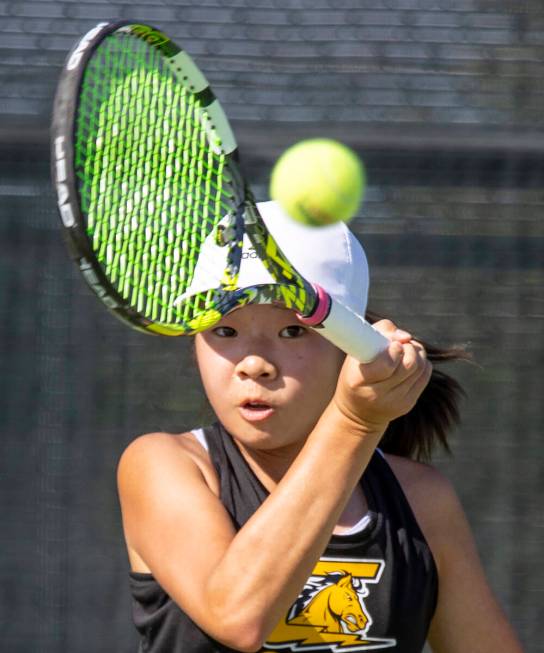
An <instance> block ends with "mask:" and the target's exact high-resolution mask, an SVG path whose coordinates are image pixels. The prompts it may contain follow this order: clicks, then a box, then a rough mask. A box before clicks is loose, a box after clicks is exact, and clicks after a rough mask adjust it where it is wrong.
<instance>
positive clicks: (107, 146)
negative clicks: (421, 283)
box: [52, 22, 388, 362]
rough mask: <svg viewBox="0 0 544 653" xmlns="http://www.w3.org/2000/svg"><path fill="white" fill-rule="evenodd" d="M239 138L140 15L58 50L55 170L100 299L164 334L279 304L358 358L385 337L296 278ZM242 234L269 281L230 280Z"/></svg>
mask: <svg viewBox="0 0 544 653" xmlns="http://www.w3.org/2000/svg"><path fill="white" fill-rule="evenodd" d="M237 159H238V153H237V146H236V141H235V139H234V136H233V133H232V131H231V128H230V126H229V123H228V121H227V118H226V117H225V114H224V112H223V110H222V108H221V106H220V104H219V102H218V100H217V99H216V98H215V96H214V94H213V93H212V91H211V89H210V86H209V84H208V82H207V80H206V78H205V77H204V75H203V74H202V73H201V71H200V70H199V69H198V68H197V66H196V65H195V63H194V62H193V61H192V60H191V58H190V57H189V56H188V55H187V54H186V53H185V52H184V51H183V50H182V49H181V48H179V47H178V46H177V45H176V44H174V43H173V42H172V41H171V40H170V39H169V38H168V36H166V35H165V34H163V33H162V32H160V31H158V30H157V29H154V28H153V27H150V26H148V25H142V24H135V23H131V22H117V23H100V24H99V25H97V26H96V27H95V28H94V29H92V30H91V31H90V32H88V33H87V34H86V35H85V36H83V38H82V39H81V40H80V41H79V42H78V43H77V44H76V46H75V47H74V49H73V50H72V51H71V53H70V54H69V55H68V58H67V61H66V63H65V66H64V68H63V71H62V74H61V78H60V81H59V85H58V89H57V93H56V97H55V103H54V111H53V123H52V176H53V183H54V187H55V189H56V193H57V201H58V208H59V213H60V217H61V221H62V225H63V227H64V232H65V235H66V240H67V243H68V247H69V250H70V252H71V255H72V257H73V259H74V260H75V262H76V263H77V265H78V267H79V269H80V270H81V272H82V274H83V276H84V278H85V280H86V281H87V283H88V284H89V286H90V287H91V288H92V290H93V291H94V292H95V293H96V295H97V296H98V297H99V298H100V299H101V300H102V302H103V303H104V304H105V305H106V306H107V308H108V309H109V310H110V311H111V312H113V313H114V314H115V315H116V316H117V317H119V318H121V319H122V320H124V321H125V322H127V323H128V324H129V325H130V326H132V327H134V328H136V329H139V330H141V331H144V332H147V333H153V334H162V335H168V336H178V335H190V334H194V333H197V332H199V331H202V330H204V329H207V328H209V327H211V326H213V325H214V324H215V323H216V322H217V321H218V320H220V319H221V317H222V316H223V315H225V314H226V313H228V312H229V311H231V310H232V309H234V308H236V307H239V306H244V305H246V304H250V303H271V302H280V303H281V304H283V305H285V306H286V307H287V308H290V309H294V310H295V311H296V312H297V314H298V316H299V319H300V320H301V321H302V322H303V323H304V324H306V325H309V326H312V327H316V328H319V329H320V331H319V332H320V333H321V334H322V335H323V336H325V337H326V338H328V339H329V340H331V341H332V342H333V343H334V344H336V345H337V346H338V347H340V348H341V349H343V350H344V351H346V352H348V353H350V354H352V355H353V356H355V357H356V358H358V359H359V360H360V361H362V362H366V361H369V360H371V359H373V358H374V357H375V356H376V355H377V354H378V353H379V352H380V351H381V350H383V349H384V348H385V347H386V346H387V344H388V341H387V340H386V339H385V338H384V337H383V336H382V335H381V334H379V333H378V332H377V331H376V330H374V329H373V328H372V327H371V325H370V324H369V323H368V322H366V321H365V320H364V319H363V318H362V317H361V316H359V315H356V314H355V313H353V312H352V311H351V310H349V309H348V308H346V307H344V306H342V305H341V304H339V303H338V302H336V301H333V300H331V298H330V296H329V295H328V294H327V293H326V292H325V291H324V290H323V289H322V288H320V287H317V286H313V285H312V284H310V283H309V282H308V281H307V280H305V279H304V278H303V277H302V276H301V275H300V274H299V273H298V272H297V270H296V269H295V268H294V267H293V266H292V265H291V263H290V262H289V261H288V260H287V258H286V257H285V256H284V255H283V253H282V251H281V250H280V248H279V247H278V246H277V244H276V242H275V240H274V238H273V237H272V236H271V234H270V233H269V232H268V230H267V228H266V225H265V223H264V221H263V219H262V217H261V216H260V215H259V212H258V210H257V206H256V203H255V201H254V199H253V196H252V194H251V191H250V189H249V186H248V184H247V183H246V182H245V180H244V179H243V177H242V174H241V172H240V169H239V167H238V165H237ZM244 237H247V238H249V239H250V241H251V244H252V246H253V247H254V250H255V253H256V256H258V257H259V259H260V260H261V262H262V264H263V265H264V267H265V268H266V270H267V271H268V272H269V274H270V276H271V278H272V281H273V282H272V283H269V284H259V285H255V286H250V287H239V284H238V276H239V270H240V264H241V256H242V244H243V240H244Z"/></svg>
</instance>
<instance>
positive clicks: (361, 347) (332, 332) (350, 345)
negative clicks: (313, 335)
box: [299, 284, 390, 363]
mask: <svg viewBox="0 0 544 653" xmlns="http://www.w3.org/2000/svg"><path fill="white" fill-rule="evenodd" d="M316 291H317V295H318V306H317V308H316V310H315V311H314V313H313V314H312V315H311V316H310V317H301V316H299V320H300V321H301V322H303V323H304V324H307V325H308V326H312V327H314V328H316V329H317V332H318V333H319V334H320V335H322V336H323V337H324V338H327V340H330V341H331V342H332V343H333V344H334V345H336V346H337V347H338V348H339V349H341V350H342V351H345V352H346V353H347V354H350V356H353V357H354V358H356V359H357V360H358V361H360V362H361V363H370V361H372V360H374V359H375V358H376V356H377V355H378V354H379V353H380V352H382V351H384V350H385V349H387V347H388V346H389V343H390V341H389V340H388V339H387V338H386V337H385V336H383V335H382V334H381V333H380V332H379V331H376V329H375V328H374V327H373V326H372V325H371V324H370V323H369V322H367V321H366V320H365V319H364V318H363V317H362V316H361V315H358V314H357V313H354V312H353V311H352V310H351V309H350V308H348V307H347V306H344V305H343V304H341V303H340V302H339V301H337V300H335V299H333V298H332V297H330V295H328V294H327V293H325V292H324V291H323V289H322V288H320V287H319V286H317V284H316Z"/></svg>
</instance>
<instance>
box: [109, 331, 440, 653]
mask: <svg viewBox="0 0 544 653" xmlns="http://www.w3.org/2000/svg"><path fill="white" fill-rule="evenodd" d="M429 376H430V365H429V364H428V363H427V361H426V359H425V355H424V352H423V351H422V350H421V348H419V347H417V346H414V345H413V344H410V343H406V344H402V345H401V344H400V343H398V342H396V343H392V344H391V346H390V348H389V350H388V351H387V352H385V353H384V354H383V355H381V356H380V357H379V358H378V359H377V360H376V361H374V362H373V363H370V364H368V365H360V364H359V363H357V361H354V360H353V359H351V358H348V359H347V360H346V362H345V364H344V367H343V370H342V373H341V376H340V380H339V384H338V389H337V392H336V394H335V397H334V399H333V400H332V401H331V403H330V404H329V406H328V407H327V409H326V410H325V412H324V414H323V415H322V417H321V419H320V420H319V421H318V423H317V425H316V427H315V428H314V430H313V431H312V433H311V434H310V436H309V437H308V439H307V441H306V443H305V445H304V447H303V448H302V450H301V452H300V453H299V455H298V457H297V458H296V460H295V462H294V463H293V464H292V466H291V467H290V469H289V471H288V472H287V473H286V475H285V476H284V477H283V478H282V480H281V481H280V482H279V483H278V485H277V487H276V488H275V490H274V491H272V492H271V494H270V496H269V497H268V498H267V500H266V501H265V502H264V503H263V505H262V506H261V507H260V508H259V510H257V512H256V513H255V514H254V515H253V516H252V518H251V519H250V520H249V521H248V522H247V523H246V524H245V525H244V527H243V528H242V529H240V531H238V532H235V530H234V528H233V525H232V523H231V520H230V518H229V516H228V514H227V513H226V511H225V509H224V507H223V505H222V504H221V502H220V501H219V499H218V498H217V496H216V494H215V493H214V492H213V491H212V490H211V489H210V485H209V484H208V483H207V482H206V479H205V473H204V472H203V468H202V467H201V466H200V465H199V464H197V462H195V459H194V457H193V456H191V455H189V454H188V452H187V450H186V449H185V448H184V447H183V446H181V445H180V444H179V440H176V439H175V438H173V437H172V436H167V435H153V436H144V437H142V438H139V439H138V440H136V441H135V442H134V443H133V444H131V445H130V446H129V447H128V449H127V450H126V452H125V453H124V454H123V456H122V459H121V461H120V465H119V475H118V480H119V492H120V497H121V504H122V510H123V522H124V528H125V536H126V539H127V544H128V546H129V547H130V548H131V549H132V550H134V551H135V552H136V554H137V555H138V556H139V557H140V558H141V560H143V561H144V562H145V564H146V565H147V566H148V568H149V569H150V570H151V572H152V573H153V575H154V577H155V578H156V579H157V581H158V582H159V583H160V585H161V586H162V587H163V589H164V590H165V591H166V592H167V593H168V594H169V595H170V596H171V597H172V598H173V600H174V601H176V603H178V605H180V607H181V608H182V609H183V610H184V611H185V612H186V613H187V614H188V615H189V616H190V617H191V618H192V619H193V620H194V621H195V622H196V623H197V624H198V625H199V626H200V627H201V628H202V629H203V630H204V631H206V632H207V633H209V634H210V635H211V636H212V637H214V638H215V639H217V640H219V641H221V642H223V643H224V644H226V645H228V646H230V647H232V648H236V649H240V650H247V651H253V650H258V649H259V648H260V647H261V645H262V643H263V641H264V640H265V639H266V637H267V635H268V634H269V633H270V632H271V631H272V629H273V628H274V627H275V626H276V624H277V622H278V620H279V618H280V617H281V616H282V615H283V614H284V613H285V612H286V610H287V609H288V607H289V605H291V603H292V602H293V601H294V600H295V598H296V597H297V595H298V592H299V591H300V588H301V587H302V586H303V584H304V582H305V581H306V580H307V578H308V576H309V575H310V573H311V571H312V568H313V566H314V564H315V562H316V560H317V559H318V558H319V556H320V555H321V553H322V552H323V550H324V549H325V548H326V545H327V543H328V541H329V538H330V535H331V533H332V530H333V528H334V526H335V524H336V522H337V520H338V518H339V516H340V514H341V513H342V510H343V508H344V507H345V505H346V503H347V501H348V499H349V497H350V495H351V493H352V492H353V489H354V487H355V485H356V484H357V482H358V480H359V477H360V475H361V473H362V471H363V470H364V468H365V467H366V465H367V463H368V461H369V459H370V457H371V455H372V453H373V451H374V449H375V447H376V445H377V443H378V441H379V439H380V437H381V435H382V434H383V432H384V430H385V428H386V426H387V423H388V422H389V421H390V420H391V419H394V418H395V417H397V416H399V415H400V414H403V413H405V412H407V411H408V410H410V408H411V407H412V406H413V404H414V403H415V401H416V399H417V397H418V396H419V394H420V393H421V391H422V390H423V388H424V387H425V385H426V383H427V382H428V379H429ZM361 415H364V419H362V418H361Z"/></svg>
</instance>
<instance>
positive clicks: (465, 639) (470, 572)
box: [388, 456, 522, 653]
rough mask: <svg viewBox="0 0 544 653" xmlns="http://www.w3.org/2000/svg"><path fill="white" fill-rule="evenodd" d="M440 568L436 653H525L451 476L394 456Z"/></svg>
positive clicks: (433, 642)
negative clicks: (495, 591)
mask: <svg viewBox="0 0 544 653" xmlns="http://www.w3.org/2000/svg"><path fill="white" fill-rule="evenodd" d="M388 460H389V462H390V464H391V466H392V468H393V470H394V472H395V474H396V476H397V478H398V479H399V481H400V483H401V485H402V487H403V489H404V491H405V493H406V496H407V497H408V500H409V502H410V504H411V506H412V509H413V510H414V513H415V515H416V517H417V520H418V522H419V524H420V526H421V528H422V530H423V532H424V534H425V538H426V539H427V542H428V544H429V546H430V548H431V551H432V553H433V557H434V559H435V562H436V565H437V568H438V577H439V595H438V605H437V609H436V612H435V614H434V617H433V621H432V623H431V629H430V632H429V643H430V644H431V647H432V650H433V651H434V652H435V653H465V652H466V651H470V652H471V653H497V652H498V651H500V653H522V648H521V645H520V643H519V640H518V639H517V637H516V635H515V633H514V632H513V630H512V628H511V626H510V624H509V623H508V620H507V619H506V616H505V615H504V613H503V611H502V610H501V608H500V606H499V604H498V603H497V600H496V599H495V597H494V595H493V593H492V591H491V588H490V587H489V584H488V582H487V579H486V577H485V574H484V570H483V568H482V564H481V562H480V558H479V556H478V552H477V550H476V545H475V542H474V538H473V535H472V532H471V529H470V526H469V524H468V521H467V519H466V516H465V514H464V511H463V508H462V507H461V504H460V502H459V499H458V498H457V495H456V492H455V490H454V489H453V487H452V485H451V484H450V483H449V481H448V480H447V479H446V478H444V476H442V474H440V473H439V472H438V471H437V470H435V469H433V468H432V467H429V466H427V465H423V464H420V463H415V462H413V461H410V460H406V459H400V458H398V457H396V456H388Z"/></svg>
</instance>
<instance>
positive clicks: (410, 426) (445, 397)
mask: <svg viewBox="0 0 544 653" xmlns="http://www.w3.org/2000/svg"><path fill="white" fill-rule="evenodd" d="M366 318H367V320H368V321H369V322H370V323H374V322H377V321H378V320H381V319H382V317H381V316H379V315H378V314H377V313H374V312H371V311H368V312H367V314H366ZM401 328H402V327H401ZM415 339H416V340H417V341H418V342H421V344H422V345H423V346H424V347H425V350H426V351H427V357H428V359H429V360H430V361H431V363H432V364H433V372H432V375H431V380H430V381H429V383H428V385H427V387H426V388H425V390H424V391H423V392H422V394H421V396H420V398H419V399H418V401H417V403H416V405H415V406H414V407H413V408H412V410H411V411H410V412H409V413H407V414H406V415H403V416H402V417H399V418H397V419H396V420H393V421H392V422H391V423H390V424H389V427H388V428H387V430H386V432H385V434H384V436H383V438H382V440H381V442H380V448H381V449H382V451H383V452H384V453H390V454H395V455H397V456H404V457H405V458H414V459H415V460H430V458H431V454H432V452H433V450H434V449H435V447H436V446H437V445H439V446H441V447H442V448H443V449H445V450H446V451H447V452H449V451H450V447H449V445H448V431H449V430H450V429H451V428H452V426H454V425H455V424H458V423H459V421H460V417H459V402H460V400H461V398H462V397H463V396H465V392H464V390H463V388H462V387H461V385H460V384H459V383H458V381H456V380H455V379H454V378H453V377H451V376H449V375H448V374H445V373H444V372H442V371H441V370H437V369H436V365H437V364H440V363H446V362H452V361H458V360H465V361H466V360H471V355H470V354H469V353H468V352H467V351H465V350H464V349H462V348H460V347H452V348H450V349H441V348H439V347H434V346H433V345H430V344H428V343H426V342H424V341H423V340H421V339H419V338H417V337H415Z"/></svg>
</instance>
